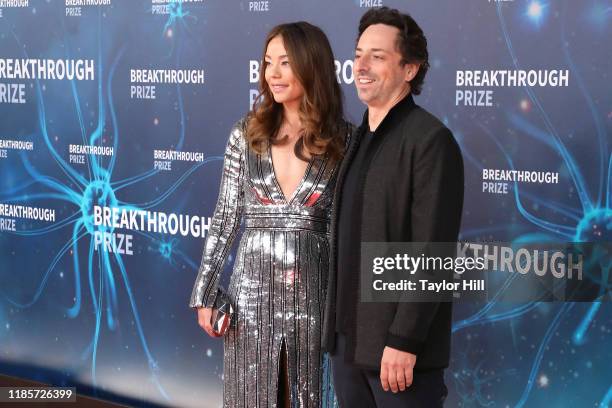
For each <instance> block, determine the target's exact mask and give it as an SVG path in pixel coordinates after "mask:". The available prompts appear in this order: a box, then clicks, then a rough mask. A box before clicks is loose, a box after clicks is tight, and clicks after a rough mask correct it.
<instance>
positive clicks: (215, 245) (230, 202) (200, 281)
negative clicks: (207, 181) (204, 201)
mask: <svg viewBox="0 0 612 408" xmlns="http://www.w3.org/2000/svg"><path fill="white" fill-rule="evenodd" d="M245 145H246V142H245V135H244V120H241V121H239V122H238V123H237V124H236V125H234V127H233V128H232V131H231V133H230V137H229V140H228V142H227V147H226V149H225V156H224V159H223V174H222V176H221V186H220V188H219V198H218V199H217V205H216V207H215V212H214V214H213V218H212V221H211V225H210V229H209V231H208V236H207V237H206V243H205V244H204V252H203V254H202V262H201V263H200V269H199V270H198V276H197V278H196V281H195V284H194V286H193V291H192V293H191V299H190V301H189V306H190V307H212V306H213V304H214V302H215V296H216V294H217V287H218V285H219V276H220V274H221V272H222V271H223V265H224V264H225V260H226V259H227V255H228V253H229V251H230V250H231V248H232V243H233V241H234V238H235V237H236V234H237V233H238V230H239V228H240V223H241V220H242V213H243V208H244V191H243V179H244V173H245V165H244V155H245Z"/></svg>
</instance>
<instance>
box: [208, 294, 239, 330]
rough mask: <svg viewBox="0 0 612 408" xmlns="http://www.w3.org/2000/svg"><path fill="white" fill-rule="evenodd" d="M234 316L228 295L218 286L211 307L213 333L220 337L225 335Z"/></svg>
mask: <svg viewBox="0 0 612 408" xmlns="http://www.w3.org/2000/svg"><path fill="white" fill-rule="evenodd" d="M233 316H234V306H233V305H232V302H231V301H230V298H229V295H228V294H227V292H225V290H224V289H223V288H222V287H221V286H219V288H218V289H217V297H216V298H215V304H214V306H213V315H212V329H213V332H214V333H215V334H216V335H217V336H219V337H221V336H223V335H225V333H227V330H228V329H229V327H230V325H231V323H232V317H233Z"/></svg>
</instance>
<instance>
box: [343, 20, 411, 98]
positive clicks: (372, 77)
mask: <svg viewBox="0 0 612 408" xmlns="http://www.w3.org/2000/svg"><path fill="white" fill-rule="evenodd" d="M398 34H399V30H398V29H397V28H396V27H393V26H388V25H385V24H374V25H371V26H369V27H368V28H367V29H366V30H365V31H364V32H363V34H361V37H359V42H358V43H357V49H356V50H355V61H354V64H353V75H354V78H355V86H356V87H357V94H358V96H359V99H361V101H362V102H363V103H365V104H366V105H368V107H370V108H377V107H386V106H388V105H389V104H391V103H393V102H397V99H399V97H400V95H405V91H406V90H407V89H409V88H410V84H409V83H408V81H410V80H411V79H412V78H413V77H414V75H415V74H416V72H414V73H413V72H412V71H417V70H418V66H416V69H413V68H415V65H414V64H405V65H403V66H402V65H401V64H400V61H401V60H402V55H401V54H400V51H399V50H398V49H397V43H396V41H397V36H398ZM411 69H412V70H411Z"/></svg>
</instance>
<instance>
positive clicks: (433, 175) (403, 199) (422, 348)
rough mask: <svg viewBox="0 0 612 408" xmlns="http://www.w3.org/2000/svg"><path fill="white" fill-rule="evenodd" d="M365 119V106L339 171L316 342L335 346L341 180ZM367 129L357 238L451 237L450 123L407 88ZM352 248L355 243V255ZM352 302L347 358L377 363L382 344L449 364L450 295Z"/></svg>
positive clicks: (459, 169)
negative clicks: (368, 153) (434, 299)
mask: <svg viewBox="0 0 612 408" xmlns="http://www.w3.org/2000/svg"><path fill="white" fill-rule="evenodd" d="M367 126H368V112H367V111H366V112H365V114H364V116H363V122H362V124H361V126H360V127H359V128H358V129H357V130H356V132H355V135H354V137H353V138H352V140H351V141H350V144H349V147H348V149H347V152H346V156H345V158H344V161H343V163H342V165H341V167H340V170H339V173H338V184H337V186H338V188H337V190H336V195H335V197H334V206H333V214H332V222H331V261H330V271H329V280H328V287H327V293H328V296H327V299H326V305H325V321H324V327H323V347H324V349H325V350H326V351H329V352H332V351H333V350H334V348H335V328H336V322H335V318H336V305H335V301H336V296H335V295H336V285H340V284H343V282H336V272H337V236H338V231H337V228H338V222H337V221H338V210H339V203H340V200H341V194H342V188H340V187H341V186H342V184H343V181H344V177H345V176H346V172H347V169H348V167H349V165H350V163H351V160H352V159H353V157H354V155H355V152H356V150H357V147H358V145H359V140H360V137H361V135H362V134H363V133H364V132H365V130H366V129H367ZM382 135H384V137H379V136H382ZM373 137H374V139H373V141H372V146H371V147H372V150H373V156H372V158H371V162H370V165H369V169H368V170H367V172H366V177H365V179H364V180H363V183H362V184H361V186H360V187H361V188H360V189H358V192H357V194H361V197H362V200H363V201H362V212H361V214H362V217H361V229H360V231H361V241H362V242H410V241H412V242H455V241H457V238H458V234H459V227H460V223H461V212H462V207H463V160H462V158H461V152H460V150H459V147H458V145H457V143H456V142H455V139H454V138H453V135H452V134H451V132H450V130H449V129H448V128H446V127H445V126H444V125H443V124H442V123H441V122H440V121H439V120H438V119H436V118H435V117H434V116H432V115H431V114H430V113H428V112H427V111H425V110H424V109H422V108H421V107H419V106H417V105H415V104H414V101H413V100H412V97H411V95H408V96H407V97H406V98H404V99H403V100H402V101H400V102H399V103H398V104H397V105H395V106H394V107H393V108H392V109H391V110H390V111H389V113H388V114H387V116H386V117H385V118H384V120H383V121H382V123H381V124H380V125H379V126H378V128H377V129H376V131H375V132H374V136H373ZM359 190H361V191H359ZM359 251H360V248H355V252H356V253H355V255H356V256H359ZM356 298H357V299H358V297H356ZM355 310H356V316H355V319H353V321H354V322H355V324H354V327H351V330H350V332H349V333H347V352H346V359H347V361H348V362H350V363H353V364H355V365H357V366H361V367H363V368H369V369H375V370H378V369H380V361H381V358H382V353H383V349H384V347H385V346H390V347H393V348H396V349H400V350H404V351H409V352H411V353H413V354H416V355H417V361H416V366H415V370H417V371H418V370H429V369H435V368H445V367H447V366H448V362H449V356H450V336H451V320H452V303H449V302H446V303H417V302H402V303H365V302H363V303H362V302H357V304H356V305H355Z"/></svg>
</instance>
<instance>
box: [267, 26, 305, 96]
mask: <svg viewBox="0 0 612 408" xmlns="http://www.w3.org/2000/svg"><path fill="white" fill-rule="evenodd" d="M264 65H265V71H264V72H265V79H266V83H267V84H268V87H269V88H270V91H271V92H272V95H273V96H274V101H275V102H277V103H282V104H283V105H285V106H288V105H296V107H299V104H300V101H301V99H302V97H303V96H304V88H303V87H302V84H301V83H300V81H299V80H298V79H297V78H296V77H295V75H293V70H292V69H291V64H290V61H289V57H288V56H287V51H286V50H285V45H284V44H283V39H282V37H281V36H280V35H277V36H276V37H274V38H272V40H270V42H269V43H268V48H266V55H265V58H264Z"/></svg>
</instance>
